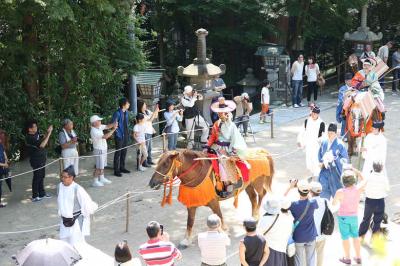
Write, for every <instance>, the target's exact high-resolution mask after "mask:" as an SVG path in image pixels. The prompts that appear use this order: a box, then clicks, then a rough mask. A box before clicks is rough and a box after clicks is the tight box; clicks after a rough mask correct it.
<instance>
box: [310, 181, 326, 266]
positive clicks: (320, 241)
mask: <svg viewBox="0 0 400 266" xmlns="http://www.w3.org/2000/svg"><path fill="white" fill-rule="evenodd" d="M321 192H322V185H321V183H320V182H317V181H313V182H311V183H310V193H311V198H312V199H314V200H315V201H316V202H317V204H318V209H316V210H315V211H314V223H315V227H316V228H317V234H318V235H317V238H316V239H315V251H316V253H317V266H322V265H324V263H323V261H324V247H325V236H324V235H323V234H322V233H321V222H322V218H323V217H324V213H325V208H326V206H327V199H324V198H321V197H320V194H321Z"/></svg>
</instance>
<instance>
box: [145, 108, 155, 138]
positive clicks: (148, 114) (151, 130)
mask: <svg viewBox="0 0 400 266" xmlns="http://www.w3.org/2000/svg"><path fill="white" fill-rule="evenodd" d="M143 115H144V124H145V125H146V129H145V133H146V134H154V133H155V130H154V128H153V125H152V122H151V120H150V119H151V116H152V115H153V112H151V111H149V110H147V111H146V113H144V114H143Z"/></svg>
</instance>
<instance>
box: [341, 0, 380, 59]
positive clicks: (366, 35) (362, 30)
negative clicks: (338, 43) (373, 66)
mask: <svg viewBox="0 0 400 266" xmlns="http://www.w3.org/2000/svg"><path fill="white" fill-rule="evenodd" d="M367 10H368V5H367V4H366V5H364V6H363V7H362V9H361V27H358V28H357V30H356V31H355V32H353V33H348V32H346V33H345V34H344V39H345V40H346V41H351V42H353V44H354V52H355V54H356V55H357V56H360V55H361V54H362V53H363V51H364V49H365V45H366V44H371V43H373V42H376V41H379V40H381V39H382V37H383V35H382V32H379V33H378V34H376V33H374V32H372V31H370V30H369V27H367Z"/></svg>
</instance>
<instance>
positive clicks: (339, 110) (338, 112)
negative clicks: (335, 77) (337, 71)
mask: <svg viewBox="0 0 400 266" xmlns="http://www.w3.org/2000/svg"><path fill="white" fill-rule="evenodd" d="M352 78H353V74H351V73H346V74H345V76H344V79H345V82H346V84H344V85H343V86H342V87H340V88H339V93H338V102H337V106H336V121H337V122H338V123H340V124H341V128H340V137H342V138H343V137H344V135H345V129H346V116H345V115H344V114H343V104H344V97H345V95H346V93H347V92H348V91H350V90H352V89H353V88H352V87H351V86H349V84H350V82H351V80H352Z"/></svg>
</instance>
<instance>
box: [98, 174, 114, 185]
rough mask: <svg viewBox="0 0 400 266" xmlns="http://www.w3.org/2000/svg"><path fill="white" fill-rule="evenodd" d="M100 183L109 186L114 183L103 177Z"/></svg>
mask: <svg viewBox="0 0 400 266" xmlns="http://www.w3.org/2000/svg"><path fill="white" fill-rule="evenodd" d="M99 181H100V182H101V183H103V184H105V185H108V184H111V183H112V182H111V180H109V179H107V178H105V177H104V176H101V177H100V180H99Z"/></svg>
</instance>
